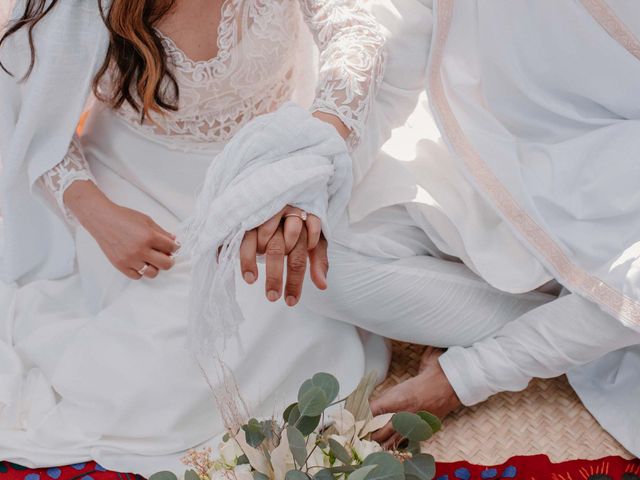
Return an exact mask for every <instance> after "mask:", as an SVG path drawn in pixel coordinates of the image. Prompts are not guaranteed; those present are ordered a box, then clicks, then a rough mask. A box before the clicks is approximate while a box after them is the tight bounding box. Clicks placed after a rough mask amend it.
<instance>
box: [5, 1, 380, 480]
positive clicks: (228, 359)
mask: <svg viewBox="0 0 640 480" xmlns="http://www.w3.org/2000/svg"><path fill="white" fill-rule="evenodd" d="M308 3H309V4H308V5H303V4H304V2H301V1H299V0H282V1H281V2H269V4H268V6H269V8H267V9H250V12H249V13H250V14H251V15H249V16H245V15H244V14H243V13H246V12H245V9H246V8H249V7H250V4H252V2H238V1H233V0H227V1H226V2H225V3H224V9H223V13H224V14H225V20H224V25H225V27H224V28H222V27H221V29H220V32H221V33H224V32H227V33H228V34H229V35H230V36H231V37H232V38H234V42H233V47H232V48H230V49H229V48H226V49H224V50H223V51H222V53H225V52H226V53H228V54H229V55H228V56H224V55H223V56H221V57H217V58H216V59H212V61H211V62H195V63H196V65H195V66H194V65H191V66H192V67H193V68H187V66H188V65H189V60H188V58H181V61H180V62H178V58H179V57H180V52H179V51H177V50H176V48H177V47H176V46H174V47H173V49H171V48H168V53H170V54H171V55H172V56H171V58H172V59H173V61H174V62H175V65H176V67H177V68H182V67H184V68H185V71H181V72H180V77H179V78H180V80H181V87H183V90H182V93H183V94H185V95H186V97H187V98H190V95H191V94H194V95H195V94H196V93H197V94H198V95H201V94H206V95H211V94H212V93H213V94H215V93H216V92H217V91H218V90H217V88H223V87H224V88H226V89H229V90H230V91H231V92H233V93H235V94H237V96H236V97H233V98H234V100H237V103H239V104H241V105H245V107H246V111H245V110H243V109H242V108H240V107H237V105H234V106H232V107H233V108H236V107H237V108H240V110H233V108H232V109H231V110H229V109H227V108H226V107H227V106H228V105H227V104H224V105H221V103H220V102H218V103H216V102H215V99H213V100H212V99H211V98H210V97H207V102H199V101H195V102H191V103H190V104H189V105H191V106H192V107H193V108H196V109H197V108H202V109H207V112H206V113H207V115H208V117H207V118H209V119H210V118H213V120H211V123H212V124H213V125H216V124H217V123H216V122H217V121H218V120H219V119H221V118H228V119H229V120H231V121H232V123H233V125H234V126H236V127H237V128H236V130H238V129H241V128H242V126H244V124H246V123H247V122H248V121H249V120H251V118H252V117H253V116H255V115H257V114H259V113H266V112H269V111H273V110H276V109H277V108H278V107H279V106H280V105H281V104H282V103H284V102H285V101H286V99H287V98H289V97H290V95H292V93H293V92H292V87H294V86H295V84H294V83H293V78H294V75H293V74H290V73H291V72H289V71H288V70H285V71H281V70H280V69H279V67H278V62H274V61H273V60H274V57H273V55H275V54H278V55H281V56H282V57H283V58H284V59H286V60H287V62H289V61H290V60H291V59H290V58H289V57H291V56H292V55H293V54H294V53H295V50H296V48H294V47H297V45H296V43H295V42H297V41H298V36H297V33H298V30H297V27H298V20H297V19H298V18H299V19H300V20H302V19H303V18H304V19H305V22H306V24H307V26H309V27H310V30H312V31H313V33H314V34H315V36H316V40H317V42H318V44H319V47H320V52H321V59H320V65H321V66H322V69H321V71H320V74H319V77H320V85H324V86H325V87H326V88H324V89H321V91H319V92H318V93H317V95H316V102H317V103H318V105H317V108H319V109H320V110H323V111H332V113H335V114H336V115H338V116H339V117H340V118H342V119H343V121H344V122H345V123H347V124H348V125H350V126H351V127H352V128H353V131H354V135H353V136H352V137H351V138H350V139H349V140H350V143H351V144H352V145H355V144H356V143H357V141H358V140H359V138H360V135H359V134H360V133H361V131H360V130H361V129H362V128H363V123H364V120H365V118H366V114H367V112H368V111H369V109H370V103H371V101H372V98H373V91H374V90H373V88H374V87H375V86H376V83H377V82H379V75H380V73H381V68H382V66H381V64H379V63H378V62H379V59H380V58H381V57H380V55H379V54H380V53H381V52H380V51H379V48H380V45H379V41H378V40H380V39H379V38H377V37H376V38H373V39H372V38H363V39H361V41H360V40H358V39H359V36H358V35H355V34H354V33H362V32H363V31H365V30H368V31H370V32H375V30H374V28H375V22H372V21H371V19H370V17H369V16H368V15H366V14H365V13H364V10H361V9H354V8H351V5H355V3H354V2H343V1H340V2H333V3H332V5H334V6H335V7H336V9H338V11H339V12H341V14H340V15H335V16H334V15H330V13H331V12H333V10H331V8H322V7H323V5H324V2H308ZM329 3H331V2H329ZM21 5H22V3H21V2H18V11H19V8H20V6H21ZM301 5H302V6H303V7H304V8H300V6H301ZM330 7H331V5H330ZM256 15H257V17H254V16H256ZM260 15H263V16H266V17H267V18H268V21H265V18H262V17H260ZM296 15H297V16H296ZM247 18H249V19H251V20H252V21H253V20H254V19H255V20H256V22H255V23H252V24H251V25H252V28H250V29H248V28H246V25H245V24H244V23H243V22H245V21H247ZM294 20H295V22H294ZM348 22H352V23H348ZM235 27H237V28H235ZM263 27H266V28H263ZM234 35H236V36H234ZM237 35H245V36H244V37H242V40H243V41H239V40H240V37H238V36H237ZM258 35H262V36H263V37H264V38H263V40H265V41H262V42H260V39H259V38H257V36H258ZM36 39H37V42H36V43H37V45H38V60H39V61H37V62H36V64H35V69H34V71H33V72H32V75H31V76H30V77H29V79H28V80H27V81H25V82H23V83H19V82H17V81H16V79H15V78H13V77H11V76H9V75H7V74H5V73H4V72H3V73H1V74H0V90H1V91H2V96H1V97H0V104H1V108H0V132H1V133H0V156H1V158H2V162H3V168H4V172H3V177H2V188H1V192H2V213H3V220H4V223H5V230H4V232H3V238H4V240H5V242H6V244H5V249H4V251H3V254H2V257H3V258H2V260H3V275H4V277H5V279H7V280H10V281H13V280H17V281H18V283H19V285H18V284H16V283H13V284H6V285H2V287H1V288H0V300H1V301H2V304H1V307H2V310H3V317H2V319H1V323H0V326H1V329H0V330H1V331H2V337H0V340H1V342H0V358H1V361H0V364H1V365H2V366H1V367H0V383H1V385H0V386H1V387H2V388H0V390H1V391H2V394H1V395H2V397H1V399H0V458H3V459H7V460H12V461H15V462H17V463H21V464H24V465H29V466H50V465H60V464H67V463H74V462H79V461H85V460H88V459H95V460H96V461H98V462H99V463H101V464H102V465H103V466H104V467H106V468H110V469H114V470H118V471H135V472H140V473H142V474H145V475H147V476H148V475H149V474H151V473H153V472H155V471H158V470H163V469H172V470H176V471H179V470H180V468H181V465H180V462H179V459H180V458H181V456H183V455H184V453H185V451H186V450H187V449H189V448H193V447H196V446H198V445H199V444H201V443H202V442H208V443H210V444H213V445H215V444H216V438H218V437H219V436H220V434H222V433H223V431H224V425H223V421H222V418H220V415H219V412H218V411H217V410H216V403H215V401H214V397H213V394H212V392H211V390H210V387H209V386H208V385H207V382H206V381H205V379H204V378H203V376H202V374H201V371H200V369H199V367H198V365H197V364H196V362H195V360H194V358H193V355H192V352H190V351H188V350H187V349H186V348H185V347H186V338H187V316H188V315H187V312H188V309H189V293H190V292H189V285H190V280H191V277H192V272H191V267H190V263H189V259H188V258H180V259H179V260H178V261H177V263H176V265H175V267H174V268H173V269H172V270H171V271H170V272H167V273H166V275H161V278H159V279H156V280H157V281H155V280H154V281H149V280H142V281H138V282H135V281H131V280H129V279H127V278H125V277H124V276H122V274H120V273H119V272H118V271H116V270H115V269H114V268H113V267H112V266H111V264H110V263H109V262H108V260H107V259H106V257H105V256H104V254H103V253H102V251H101V250H100V248H99V247H98V245H97V244H96V242H95V240H94V239H93V238H91V236H90V235H89V234H88V233H87V232H86V231H85V230H84V229H82V228H76V229H74V228H71V227H70V226H69V225H68V224H67V223H66V222H65V216H64V213H63V212H62V211H61V210H60V209H59V208H58V207H57V205H56V204H55V202H51V201H50V199H49V198H45V196H46V195H45V196H43V195H42V191H41V189H40V188H38V187H39V185H38V180H39V179H41V178H42V176H43V174H46V173H47V172H50V171H51V170H52V169H53V168H54V167H56V165H58V164H59V162H60V160H61V159H63V158H64V157H65V155H66V154H67V153H68V152H67V150H68V148H69V145H70V143H71V139H72V135H73V133H74V130H75V127H76V124H77V121H78V119H79V118H80V115H81V113H82V111H83V108H84V107H85V102H86V100H87V98H88V95H89V91H90V87H91V82H92V79H93V75H94V73H95V71H96V68H97V66H98V65H99V64H100V63H101V62H102V59H103V58H104V54H105V47H106V39H107V36H106V31H105V28H104V25H103V24H102V20H101V19H100V18H99V14H98V11H97V9H96V8H95V3H90V4H89V3H86V2H83V1H69V2H60V4H59V5H58V6H57V8H55V9H53V11H52V12H51V15H49V16H47V17H46V18H45V20H43V22H42V23H41V24H40V25H38V28H37V30H36ZM336 39H341V41H340V42H339V44H338V43H336V41H335V40H336ZM24 40H25V38H24V32H22V33H21V34H20V35H17V36H15V37H11V38H10V39H9V40H8V41H7V43H6V45H5V46H4V47H3V49H2V52H0V55H2V60H3V62H5V66H6V67H7V68H8V69H9V70H10V71H13V72H16V74H18V75H19V74H20V73H21V72H24V71H25V70H26V62H27V60H28V58H29V51H28V48H27V46H26V42H25V41H24ZM42 40H44V41H42ZM266 40H271V41H272V43H269V42H267V41H266ZM167 42H168V39H167ZM250 42H256V43H255V44H256V45H258V46H260V48H261V49H270V50H268V51H267V53H269V56H267V55H265V56H263V57H260V58H255V57H248V56H246V55H244V54H240V52H239V51H237V49H241V48H249V47H250ZM167 45H169V44H168V43H167ZM276 45H277V46H278V49H276V48H275V47H276ZM341 49H342V50H341ZM252 51H253V52H254V53H256V52H255V51H254V50H252ZM354 52H356V55H355V60H357V62H356V66H357V68H358V71H357V72H355V73H357V74H354V75H351V74H350V73H349V68H351V67H353V65H354V64H353V60H354V58H352V59H351V60H349V59H348V54H352V55H353V54H354ZM322 55H324V57H322ZM46 59H55V60H52V61H46ZM221 59H224V60H225V61H224V62H222V63H220V62H218V60H221ZM367 59H371V61H370V62H369V61H365V60H367ZM338 60H339V61H338ZM363 61H365V63H366V64H365V63H362V62H363ZM252 62H253V63H252ZM336 62H337V63H336ZM185 65H186V66H185ZM218 68H221V69H222V71H224V72H227V74H225V75H219V74H216V73H215V72H218V70H217V69H218ZM257 68H260V69H262V70H261V71H258V70H256V69H257ZM274 69H275V70H274ZM209 73H212V77H210V78H209V77H207V78H208V80H210V81H211V82H213V84H215V85H214V86H215V88H211V89H210V91H207V89H206V88H205V89H204V90H198V91H197V92H195V91H194V90H193V88H192V87H193V85H192V83H193V82H192V80H193V77H192V76H193V75H196V76H197V75H205V76H206V75H207V74H209ZM240 73H243V75H240ZM260 73H263V74H264V75H260ZM352 73H354V72H352ZM365 73H369V75H366V74H365ZM374 73H375V74H374ZM251 75H253V77H251ZM279 75H280V76H283V77H284V80H286V82H285V83H286V89H285V93H284V94H283V95H282V96H278V98H277V99H273V98H271V97H270V100H269V101H268V102H267V103H266V104H265V105H264V109H262V107H261V106H260V105H261V104H260V101H261V98H260V95H267V94H269V92H270V91H271V89H270V85H267V84H265V83H263V81H266V80H269V79H273V78H276V77H278V76H279ZM239 76H242V78H245V79H246V80H247V83H246V84H242V83H239V82H238V80H239ZM295 77H296V78H297V75H296V76H295ZM279 81H283V79H282V78H280V79H279ZM70 85H73V88H69V86H70ZM207 85H209V84H202V83H198V86H200V87H202V86H205V87H206V86H207ZM209 86H210V85H209ZM303 87H304V86H303ZM306 87H308V86H306ZM198 98H200V100H202V99H203V98H204V97H202V95H201V96H200V97H198ZM225 99H226V100H229V98H228V96H225ZM256 102H257V103H256ZM347 104H348V105H347ZM256 105H257V106H256ZM216 106H222V107H225V108H221V109H216ZM253 107H256V109H258V110H254V108H253ZM258 107H259V108H258ZM332 107H334V109H337V110H335V111H334V110H331V108H332ZM230 108H231V107H230ZM212 111H213V113H212ZM229 112H231V113H229ZM234 112H235V113H234ZM197 113H198V112H197V111H195V112H194V110H193V109H187V111H186V112H184V111H182V110H181V111H180V115H183V114H185V115H186V116H177V118H174V120H176V122H174V123H169V124H166V125H165V124H163V125H165V126H166V127H167V128H166V129H165V131H164V133H163V132H157V131H154V130H153V128H149V127H150V125H148V124H143V125H140V124H139V123H138V124H136V123H135V122H134V121H132V120H131V119H130V118H129V117H128V116H127V115H126V112H124V113H123V112H120V111H115V110H113V109H111V108H108V107H107V106H106V105H104V104H102V103H99V102H98V103H94V104H93V105H92V106H91V108H90V116H89V118H88V120H87V123H86V127H85V130H84V131H83V135H82V137H81V139H80V140H79V142H77V145H76V146H77V147H79V148H81V150H82V151H83V154H84V156H85V159H86V162H87V165H88V166H89V168H90V170H91V172H92V174H93V177H94V178H95V179H96V182H97V184H98V185H99V187H100V188H101V189H102V190H103V191H104V192H105V193H106V195H107V196H108V197H109V198H110V199H112V200H113V201H114V202H116V203H118V204H120V205H123V206H126V207H129V208H132V209H135V210H138V211H141V212H144V213H145V214H147V215H149V216H150V217H151V218H153V219H154V221H156V222H157V223H158V224H159V225H162V226H163V227H164V228H165V229H167V230H170V231H175V232H176V233H178V234H179V233H180V231H179V229H180V226H181V224H182V223H183V222H184V221H185V220H186V219H187V218H188V217H189V216H190V215H191V213H192V212H193V210H194V202H195V198H196V193H197V191H198V189H199V188H200V187H201V185H202V181H203V179H204V178H205V174H206V171H207V169H208V167H209V165H210V164H211V162H212V161H215V158H216V157H217V156H218V154H220V152H221V151H222V150H223V148H224V146H225V142H226V140H228V138H230V135H229V134H230V133H232V132H231V130H227V129H226V127H225V128H223V129H222V130H217V129H212V130H211V132H212V134H213V135H214V137H213V138H208V139H207V138H194V137H198V134H199V133H202V132H199V131H196V130H191V129H187V130H188V131H186V132H180V131H178V130H179V129H180V128H181V127H185V125H189V126H194V125H202V123H200V124H197V123H196V122H197V121H199V120H202V118H203V117H200V116H199V115H198V114H197ZM177 115H178V114H177ZM189 115H191V116H189ZM211 115H213V117H211ZM238 115H239V116H238ZM314 121H315V120H314ZM204 123H205V124H206V120H205V121H204ZM323 126H324V125H323ZM331 128H332V127H330V126H328V125H327V126H326V129H331ZM181 133H184V134H185V135H181ZM233 133H235V130H234V131H233ZM315 133H320V131H317V132H315ZM332 133H333V132H332ZM219 134H222V135H223V136H222V137H220V136H219ZM333 134H334V135H335V133H333ZM225 135H226V136H225ZM339 142H340V144H341V145H342V148H344V142H342V140H339ZM343 154H344V155H346V153H345V152H343ZM344 162H345V159H344V158H343V162H342V163H343V165H342V169H343V170H344V167H345V165H344ZM342 178H343V179H348V175H347V174H346V172H343V173H342ZM53 183H55V182H52V184H53ZM67 183H68V182H67ZM345 185H348V183H347V184H345ZM54 187H55V185H54ZM346 188H348V186H347V187H346ZM54 189H55V188H54ZM342 196H343V197H345V196H346V192H344V191H343V192H342ZM327 199H328V197H327V196H322V198H321V200H322V201H323V202H326V201H327ZM307 200H308V201H309V202H310V203H311V200H310V199H307ZM344 201H345V199H344V198H343V203H344ZM334 216H335V215H334ZM76 263H77V264H76ZM232 267H235V265H232ZM260 276H261V278H264V271H261V273H260ZM237 278H240V276H239V275H238V276H237ZM236 290H237V301H238V304H239V306H240V309H241V311H242V314H243V316H244V318H245V319H246V321H245V322H244V323H243V324H242V325H241V326H240V330H239V332H238V336H239V337H240V339H241V344H242V347H243V349H242V350H239V349H238V348H229V349H227V350H225V352H224V355H223V358H222V360H223V361H224V362H225V364H226V365H227V366H228V367H229V369H230V371H231V372H232V373H233V375H234V376H235V381H236V382H237V384H238V387H239V390H240V392H241V394H242V396H243V397H244V399H245V400H246V401H247V403H248V404H249V406H250V409H251V413H252V414H253V415H257V416H269V415H271V414H274V413H275V412H277V411H278V410H280V409H281V408H283V407H284V406H286V402H289V401H290V400H291V399H292V398H295V396H296V393H297V388H298V386H299V385H300V383H301V382H302V381H303V380H304V379H305V378H308V377H309V376H310V375H312V374H314V373H316V372H318V371H331V372H332V373H334V374H336V376H337V377H338V378H339V380H340V383H341V386H342V388H343V393H347V392H349V391H350V390H351V389H352V388H354V387H355V385H356V383H357V382H358V381H359V380H360V378H361V377H362V375H363V374H364V373H365V372H366V371H368V370H374V369H375V370H377V371H379V372H380V373H384V371H385V369H386V364H387V362H388V351H387V348H386V346H385V344H384V342H382V340H381V339H380V338H379V337H375V336H371V335H368V334H365V333H362V332H360V331H359V330H358V329H356V328H355V327H354V326H351V325H348V324H344V323H341V322H338V321H334V320H331V319H328V318H324V317H322V316H319V315H316V314H314V313H312V312H309V311H307V310H306V309H305V308H304V307H302V306H299V307H298V308H295V309H290V308H288V307H286V306H285V305H284V303H282V302H279V303H278V304H270V303H268V302H267V301H266V299H265V298H264V292H263V291H262V289H261V288H260V287H259V286H258V285H256V286H254V287H253V288H252V287H248V286H247V285H246V284H244V283H243V282H239V283H238V284H237V285H236ZM274 351H277V352H286V354H285V355H277V356H276V355H272V352H274ZM267 357H268V359H267ZM371 362H373V363H371Z"/></svg>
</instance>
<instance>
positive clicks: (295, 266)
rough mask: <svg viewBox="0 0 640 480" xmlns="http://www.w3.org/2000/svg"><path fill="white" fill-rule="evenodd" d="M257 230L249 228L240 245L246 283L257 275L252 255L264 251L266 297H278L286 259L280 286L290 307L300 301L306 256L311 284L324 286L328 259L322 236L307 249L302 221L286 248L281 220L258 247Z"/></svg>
mask: <svg viewBox="0 0 640 480" xmlns="http://www.w3.org/2000/svg"><path fill="white" fill-rule="evenodd" d="M258 236H259V233H258V231H256V230H251V231H249V232H247V233H246V235H245V238H244V240H243V242H242V245H241V247H240V264H241V270H242V275H243V278H244V279H245V281H246V282H247V283H249V284H252V283H255V281H256V280H257V278H258V266H257V262H256V256H257V255H258V254H264V255H265V258H266V281H265V293H266V296H267V299H268V300H269V301H271V302H275V301H277V300H278V299H280V298H281V297H282V290H283V289H282V286H283V283H284V270H285V260H286V270H287V275H286V284H285V286H284V297H285V302H286V303H287V305H289V306H290V307H293V306H294V305H296V304H297V303H298V302H299V301H300V297H301V295H302V285H303V283H304V277H305V273H306V270H307V260H309V263H310V275H311V280H312V281H313V283H314V285H315V286H316V287H318V288H319V289H321V290H324V289H326V288H327V272H328V269H329V262H328V256H327V241H326V240H325V238H324V237H322V236H321V238H320V239H319V240H318V241H317V242H316V245H315V246H314V248H312V249H309V238H308V237H309V233H308V226H307V225H306V224H303V225H301V228H300V231H299V235H298V238H297V241H296V242H295V244H294V245H293V246H292V247H291V248H287V241H286V239H285V237H286V226H285V225H284V224H283V222H281V223H280V225H278V226H277V228H276V230H275V232H274V233H273V235H272V236H271V238H270V239H269V240H268V241H267V242H266V244H265V245H264V247H263V248H260V244H259V243H260V242H259V239H258Z"/></svg>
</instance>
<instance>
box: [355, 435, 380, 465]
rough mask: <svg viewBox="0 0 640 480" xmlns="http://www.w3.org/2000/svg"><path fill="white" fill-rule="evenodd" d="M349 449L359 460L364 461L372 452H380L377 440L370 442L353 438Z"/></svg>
mask: <svg viewBox="0 0 640 480" xmlns="http://www.w3.org/2000/svg"><path fill="white" fill-rule="evenodd" d="M351 451H352V452H353V454H354V457H356V458H357V459H358V460H359V461H360V462H362V461H364V459H365V458H367V457H368V456H369V455H371V454H372V453H376V452H381V451H382V446H381V445H380V444H379V443H378V442H371V441H369V440H360V439H359V438H357V437H356V438H355V439H354V440H353V444H352V445H351Z"/></svg>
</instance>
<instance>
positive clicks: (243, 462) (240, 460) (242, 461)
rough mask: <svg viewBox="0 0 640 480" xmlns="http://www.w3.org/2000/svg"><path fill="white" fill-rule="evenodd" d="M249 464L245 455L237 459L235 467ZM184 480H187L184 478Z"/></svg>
mask: <svg viewBox="0 0 640 480" xmlns="http://www.w3.org/2000/svg"><path fill="white" fill-rule="evenodd" d="M250 463H251V462H249V457H247V456H246V455H245V454H242V455H240V456H239V457H238V461H237V462H236V464H237V465H249V464H250ZM185 480H188V479H186V478H185Z"/></svg>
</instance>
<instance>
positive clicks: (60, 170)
mask: <svg viewBox="0 0 640 480" xmlns="http://www.w3.org/2000/svg"><path fill="white" fill-rule="evenodd" d="M76 180H90V181H92V182H93V183H95V178H94V177H93V175H92V174H91V169H90V168H89V163H88V162H87V159H86V158H85V156H84V152H83V151H82V145H81V144H80V138H79V137H78V135H77V134H75V135H74V136H73V139H72V140H71V144H70V145H69V151H68V152H67V155H66V156H65V157H64V159H63V160H62V161H61V162H60V163H58V164H57V165H56V166H55V167H53V168H52V169H51V170H49V171H47V172H46V173H45V174H43V175H42V176H41V177H40V185H41V187H43V188H44V189H45V190H46V191H47V192H48V193H49V194H50V195H51V196H52V197H53V198H54V199H55V201H56V203H57V205H58V207H59V208H60V210H61V211H62V212H63V213H64V214H65V216H66V217H67V219H68V220H69V221H70V222H74V221H75V218H74V216H73V214H72V213H71V212H70V211H69V210H68V209H67V207H66V205H65V203H64V192H65V191H66V190H67V188H69V187H70V186H71V184H72V183H73V182H75V181H76Z"/></svg>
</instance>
